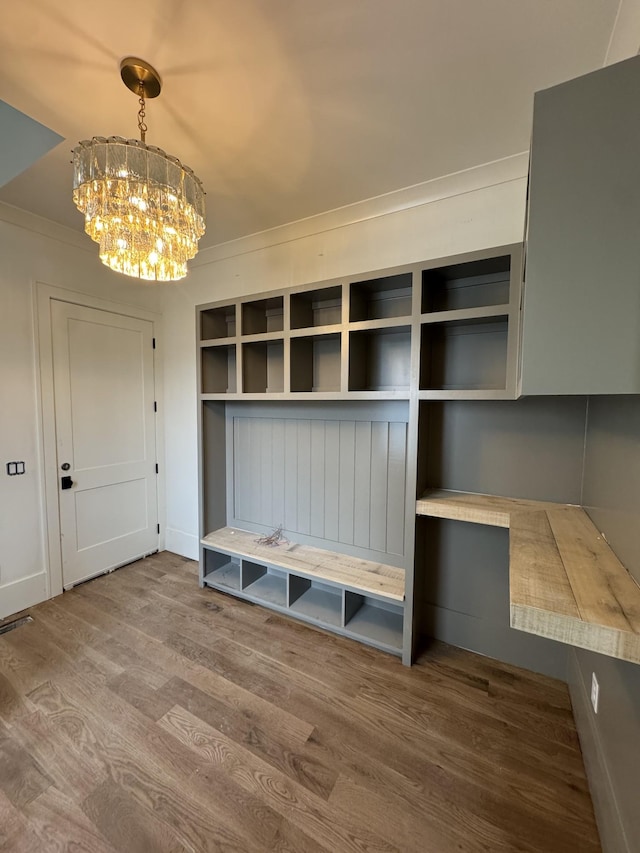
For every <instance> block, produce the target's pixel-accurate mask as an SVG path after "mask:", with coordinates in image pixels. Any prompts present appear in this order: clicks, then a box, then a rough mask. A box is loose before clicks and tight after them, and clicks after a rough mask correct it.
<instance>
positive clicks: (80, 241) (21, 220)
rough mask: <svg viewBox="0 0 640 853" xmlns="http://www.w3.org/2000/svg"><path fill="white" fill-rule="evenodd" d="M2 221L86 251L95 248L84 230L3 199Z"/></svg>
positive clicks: (0, 220) (1, 208)
mask: <svg viewBox="0 0 640 853" xmlns="http://www.w3.org/2000/svg"><path fill="white" fill-rule="evenodd" d="M0 222H6V223H8V224H9V225H16V226H17V227H18V228H24V229H25V230H27V231H32V232H34V233H36V234H40V235H42V236H43V237H48V238H49V239H51V240H57V241H58V242H59V243H65V244H66V245H68V246H73V247H74V248H76V249H82V250H83V251H85V252H92V251H94V248H95V247H94V244H93V243H92V241H91V239H90V238H89V237H88V236H87V235H86V234H85V233H84V232H81V231H75V230H74V229H73V228H68V227H67V226H66V225H60V224H59V223H58V222H53V220H51V219H46V218H45V217H44V216H38V215H37V214H35V213H30V212H29V211H28V210H23V209H22V208H20V207H14V206H13V205H12V204H6V202H3V201H0Z"/></svg>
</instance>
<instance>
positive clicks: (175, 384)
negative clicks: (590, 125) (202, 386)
mask: <svg viewBox="0 0 640 853" xmlns="http://www.w3.org/2000/svg"><path fill="white" fill-rule="evenodd" d="M526 170H527V157H526V156H525V155H518V156H516V157H512V158H508V159H507V160H503V161H499V162H497V163H493V164H488V165H486V166H482V167H478V168H476V169H472V170H469V171H467V172H464V173H459V174H457V175H452V176H449V177H445V178H441V179H438V180H437V181H431V182H429V183H428V184H423V185H421V186H419V187H413V188H410V189H407V190H402V191H399V192H397V193H391V194H389V195H387V196H383V197H381V198H379V199H373V200H370V201H367V202H363V203H361V204H357V205H351V206H350V207H348V208H343V209H341V210H338V211H333V212H330V213H327V214H323V215H321V216H317V217H313V218H311V219H308V220H304V221H301V222H297V223H293V224H292V225H289V226H284V227H282V228H277V229H273V230H272V231H269V232H265V233H263V234H259V235H254V236H253V237H248V238H244V239H242V240H238V241H234V242H233V243H227V244H224V245H221V246H217V247H215V248H214V249H210V250H207V251H205V252H202V253H201V255H200V256H199V257H198V258H197V259H196V262H195V263H194V264H193V266H192V270H191V272H190V274H189V276H188V278H187V279H185V280H184V282H180V283H178V284H176V285H175V286H173V287H171V288H165V291H164V304H163V323H164V333H163V339H164V348H165V368H164V369H165V443H166V444H165V446H166V483H167V490H166V500H167V526H166V547H167V549H168V550H172V551H175V552H177V553H179V554H182V555H184V556H188V557H193V558H197V555H198V538H197V536H198V530H197V523H198V522H197V517H198V516H197V506H198V504H197V447H196V423H197V421H196V414H197V410H196V399H197V395H196V360H195V310H194V308H195V306H196V305H198V304H200V303H203V302H211V301H215V300H218V299H225V298H228V297H230V296H236V295H244V294H250V293H256V292H260V291H267V290H273V289H276V288H282V287H289V286H293V285H296V284H304V283H308V282H314V281H322V280H326V279H330V278H335V277H339V276H343V275H348V274H353V273H356V272H363V271H366V270H376V269H383V268H385V267H391V266H395V265H399V264H405V263H411V262H414V261H421V260H426V259H428V258H439V257H446V256H449V255H455V254H458V253H461V252H468V251H473V250H476V249H482V248H488V247H494V246H501V245H506V244H509V243H517V242H520V241H521V240H522V238H523V228H524V208H525V191H526V179H525V175H526Z"/></svg>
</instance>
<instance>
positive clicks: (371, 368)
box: [349, 326, 411, 395]
mask: <svg viewBox="0 0 640 853" xmlns="http://www.w3.org/2000/svg"><path fill="white" fill-rule="evenodd" d="M410 374H411V328H410V326H391V327H389V328H386V329H370V330H366V331H357V332H351V334H350V340H349V391H376V392H379V391H386V392H395V393H400V394H406V395H408V394H409V377H410Z"/></svg>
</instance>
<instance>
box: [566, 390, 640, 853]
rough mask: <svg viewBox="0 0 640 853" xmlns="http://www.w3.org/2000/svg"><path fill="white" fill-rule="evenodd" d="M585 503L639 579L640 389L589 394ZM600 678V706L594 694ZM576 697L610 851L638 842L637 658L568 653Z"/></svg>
mask: <svg viewBox="0 0 640 853" xmlns="http://www.w3.org/2000/svg"><path fill="white" fill-rule="evenodd" d="M583 503H584V505H585V507H586V508H587V510H588V512H589V515H590V516H591V518H592V519H593V521H594V522H595V524H596V525H597V526H598V528H599V529H600V530H601V531H602V532H603V533H604V534H605V536H606V538H607V541H608V542H609V544H610V545H611V547H612V548H613V550H614V551H615V552H616V554H617V556H618V557H619V558H620V559H621V560H622V562H623V563H624V564H625V566H626V567H627V568H628V569H629V571H630V572H632V574H634V576H635V577H636V578H638V579H640V397H639V396H631V397H593V398H591V399H590V401H589V414H588V428H587V441H586V453H585V471H584V493H583ZM592 672H595V674H596V678H597V679H598V682H599V684H600V699H599V709H598V714H597V715H596V714H594V713H593V711H592V709H591V704H590V701H589V691H590V687H591V674H592ZM570 687H571V697H572V701H573V706H574V712H575V716H576V722H577V724H578V731H579V734H580V741H581V743H582V749H583V754H584V758H585V764H586V766H587V771H588V773H589V781H590V785H591V792H592V795H593V801H594V807H595V809H596V815H597V818H598V825H599V828H600V834H601V838H602V844H603V849H604V850H605V853H611V851H615V853H618V851H621V852H622V851H624V853H636V851H638V850H640V666H638V665H635V664H631V663H626V662H623V661H616V660H613V659H611V658H607V657H604V656H602V655H597V654H592V653H590V652H585V651H581V650H575V651H573V652H572V653H571V665H570Z"/></svg>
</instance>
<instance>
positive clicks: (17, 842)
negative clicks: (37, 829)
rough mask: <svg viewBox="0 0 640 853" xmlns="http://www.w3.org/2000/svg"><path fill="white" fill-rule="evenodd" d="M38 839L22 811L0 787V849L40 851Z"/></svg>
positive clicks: (13, 851)
mask: <svg viewBox="0 0 640 853" xmlns="http://www.w3.org/2000/svg"><path fill="white" fill-rule="evenodd" d="M41 849H42V847H41V844H40V840H39V839H38V838H37V836H36V835H35V834H34V832H33V830H32V829H31V827H30V826H29V824H28V822H27V818H26V817H25V815H24V814H23V813H22V811H21V810H20V809H18V808H16V807H15V806H14V805H13V803H12V802H11V800H10V799H9V798H8V797H7V796H6V794H5V793H4V792H3V790H2V788H0V850H2V851H3V853H5V851H6V853H9V851H11V853H40V851H41Z"/></svg>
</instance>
